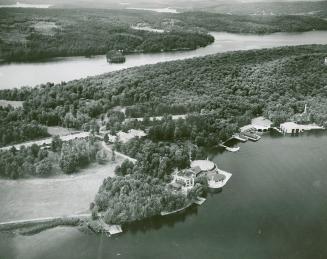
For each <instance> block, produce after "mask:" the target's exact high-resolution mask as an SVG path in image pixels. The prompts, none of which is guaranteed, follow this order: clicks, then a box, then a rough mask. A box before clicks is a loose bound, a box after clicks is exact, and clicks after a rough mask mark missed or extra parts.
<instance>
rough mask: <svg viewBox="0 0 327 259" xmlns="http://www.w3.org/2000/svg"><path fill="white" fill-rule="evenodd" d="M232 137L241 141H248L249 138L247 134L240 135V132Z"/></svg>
mask: <svg viewBox="0 0 327 259" xmlns="http://www.w3.org/2000/svg"><path fill="white" fill-rule="evenodd" d="M230 139H237V140H239V141H241V142H246V141H247V140H248V139H247V137H246V136H240V134H234V135H233V136H232V137H231V138H230Z"/></svg>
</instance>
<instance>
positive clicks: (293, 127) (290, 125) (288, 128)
mask: <svg viewBox="0 0 327 259" xmlns="http://www.w3.org/2000/svg"><path fill="white" fill-rule="evenodd" d="M280 129H281V131H282V132H283V133H284V134H297V133H300V132H303V131H304V129H305V128H304V127H303V125H299V124H297V123H295V122H285V123H282V124H280Z"/></svg>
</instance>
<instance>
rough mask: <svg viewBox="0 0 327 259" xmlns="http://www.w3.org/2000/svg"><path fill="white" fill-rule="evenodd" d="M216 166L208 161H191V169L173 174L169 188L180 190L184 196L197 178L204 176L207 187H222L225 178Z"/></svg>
mask: <svg viewBox="0 0 327 259" xmlns="http://www.w3.org/2000/svg"><path fill="white" fill-rule="evenodd" d="M220 172H223V171H221V170H219V169H218V168H217V166H216V165H215V164H214V163H213V162H211V161H209V160H195V161H192V163H191V167H190V168H188V169H184V170H176V171H175V172H174V173H173V181H172V182H171V184H170V185H171V186H172V187H173V188H174V189H175V190H181V191H183V192H184V193H185V194H187V192H188V191H189V190H190V189H192V188H193V187H194V185H195V179H196V178H197V177H199V176H205V177H206V178H207V181H208V185H209V187H212V188H216V187H215V186H218V185H219V186H222V185H223V184H225V180H226V176H225V174H223V173H220Z"/></svg>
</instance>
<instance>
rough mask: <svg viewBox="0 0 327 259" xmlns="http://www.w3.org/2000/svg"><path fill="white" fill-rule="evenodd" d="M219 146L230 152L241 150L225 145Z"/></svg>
mask: <svg viewBox="0 0 327 259" xmlns="http://www.w3.org/2000/svg"><path fill="white" fill-rule="evenodd" d="M219 146H221V147H223V148H225V149H226V150H227V151H229V152H237V151H239V150H240V147H228V146H226V145H224V144H220V145H219Z"/></svg>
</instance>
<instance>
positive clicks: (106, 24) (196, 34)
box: [0, 8, 327, 62]
mask: <svg viewBox="0 0 327 259" xmlns="http://www.w3.org/2000/svg"><path fill="white" fill-rule="evenodd" d="M135 25H145V26H148V27H152V28H156V29H162V30H164V33H156V32H150V31H145V30H135V29H132V28H131V27H132V26H135ZM326 29H327V21H326V20H324V19H322V18H319V17H313V16H301V15H293V16H292V15H283V16H251V15H229V14H218V13H208V12H185V13H179V14H165V13H161V14H159V13H154V12H147V11H139V10H137V11H136V10H100V9H55V8H50V9H41V10H38V9H29V10H28V9H18V10H17V9H14V8H1V9H0V61H2V62H11V61H27V60H40V59H44V58H51V57H65V56H91V55H100V54H105V53H107V52H108V51H112V50H114V51H118V50H120V51H122V53H123V54H130V53H135V52H137V53H139V52H144V53H147V52H161V51H174V50H193V49H196V48H199V47H203V46H207V45H209V44H210V43H212V42H213V41H214V38H213V37H212V36H211V35H210V34H208V33H207V32H208V31H226V32H235V33H272V32H298V31H310V30H326Z"/></svg>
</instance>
